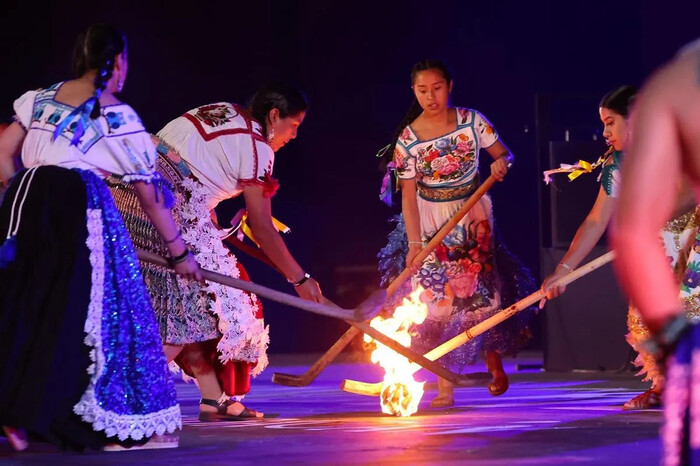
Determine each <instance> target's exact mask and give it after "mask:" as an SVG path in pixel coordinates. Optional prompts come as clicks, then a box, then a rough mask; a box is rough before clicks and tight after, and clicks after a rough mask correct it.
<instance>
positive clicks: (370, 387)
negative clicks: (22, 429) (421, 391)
mask: <svg viewBox="0 0 700 466" xmlns="http://www.w3.org/2000/svg"><path fill="white" fill-rule="evenodd" d="M614 257H615V251H609V252H607V253H605V254H603V255H602V256H600V257H598V258H597V259H594V260H592V261H591V262H589V263H587V264H585V265H583V266H581V267H579V268H577V269H576V270H574V271H572V272H569V273H568V274H566V275H564V276H563V277H561V278H560V279H559V280H557V281H556V282H554V283H553V284H552V287H557V286H562V285H568V284H569V283H571V282H573V281H575V280H578V279H579V278H581V277H583V276H584V275H587V274H589V273H591V272H593V271H594V270H596V269H598V268H600V267H602V266H603V265H605V264H607V263H608V262H610V261H612V260H613V258H614ZM546 295H547V293H545V292H544V291H542V289H539V290H537V292H535V293H532V294H531V295H529V296H526V297H525V298H523V299H521V300H520V301H518V302H517V303H515V304H513V305H512V306H510V307H508V308H506V309H503V310H501V311H499V312H497V313H496V314H494V315H492V316H491V317H489V318H488V319H486V320H484V321H482V322H479V323H478V324H476V325H475V326H474V327H472V328H470V329H468V330H466V331H465V332H462V333H460V334H459V335H457V336H456V337H454V338H452V339H450V340H447V341H446V342H444V343H443V344H441V345H440V346H438V347H436V348H434V349H432V350H430V351H429V352H427V353H426V354H425V355H424V356H425V358H426V359H429V360H431V361H435V360H436V359H439V358H441V357H442V356H444V355H446V354H447V353H449V352H450V351H453V350H455V349H457V348H459V347H460V346H462V345H464V344H465V343H467V342H469V341H471V340H473V339H474V338H476V337H477V336H478V335H481V334H482V333H484V332H486V331H487V330H490V329H492V328H493V327H495V326H496V325H498V324H500V323H501V322H503V321H504V320H506V319H508V318H510V317H512V316H514V315H515V314H517V313H518V312H520V311H522V310H523V309H527V308H528V307H530V306H532V305H533V304H535V303H537V302H538V301H540V300H541V299H542V298H544V297H545V296H546ZM419 369H420V366H417V365H415V364H412V365H411V368H410V370H411V371H413V373H415V372H416V371H418V370H419ZM340 389H341V390H343V391H346V392H350V393H357V394H358V395H369V396H379V394H380V393H381V390H382V383H381V382H379V383H364V382H358V381H356V380H349V379H345V380H343V382H341V384H340Z"/></svg>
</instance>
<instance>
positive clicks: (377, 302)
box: [136, 249, 386, 322]
mask: <svg viewBox="0 0 700 466" xmlns="http://www.w3.org/2000/svg"><path fill="white" fill-rule="evenodd" d="M136 254H137V255H138V258H139V259H140V260H143V261H146V262H150V263H153V264H156V265H160V266H163V267H168V268H171V266H170V263H169V262H168V260H167V259H166V258H165V257H163V256H160V255H158V254H155V253H153V252H151V251H145V250H143V249H137V250H136ZM201 271H202V277H203V278H204V279H205V280H209V281H212V282H215V283H220V284H222V285H225V286H230V287H232V288H237V289H239V290H244V291H248V292H250V293H255V294H256V295H258V296H262V297H265V298H268V299H271V300H273V301H277V302H279V303H282V304H286V305H288V306H294V307H296V308H299V309H303V310H305V311H309V312H313V313H315V314H321V315H325V316H330V317H335V318H338V319H343V320H350V321H360V322H361V321H363V320H366V319H367V318H368V317H369V316H371V315H372V314H374V315H376V314H378V313H379V311H380V310H381V307H382V305H383V303H384V302H385V299H386V293H385V292H384V290H380V292H379V293H377V294H373V295H371V296H370V297H369V298H368V299H367V300H366V301H365V302H364V303H362V304H360V305H359V306H358V307H357V308H355V309H343V308H341V307H338V306H336V305H328V304H322V303H315V302H312V301H307V300H305V299H301V298H299V297H297V296H292V295H290V294H287V293H282V292H281V291H277V290H273V289H271V288H267V287H264V286H262V285H258V284H256V283H253V282H249V281H246V280H241V279H239V278H233V277H229V276H226V275H222V274H220V273H216V272H212V271H211V270H206V269H202V270H201Z"/></svg>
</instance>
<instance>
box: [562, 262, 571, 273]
mask: <svg viewBox="0 0 700 466" xmlns="http://www.w3.org/2000/svg"><path fill="white" fill-rule="evenodd" d="M559 265H561V266H562V267H564V268H565V269H566V270H568V271H569V272H573V271H574V269H572V268H571V266H570V265H569V264H567V263H566V262H559Z"/></svg>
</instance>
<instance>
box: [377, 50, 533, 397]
mask: <svg viewBox="0 0 700 466" xmlns="http://www.w3.org/2000/svg"><path fill="white" fill-rule="evenodd" d="M411 78H412V84H413V92H414V94H415V98H416V100H415V101H414V104H413V106H412V107H411V110H409V113H408V115H407V117H406V119H405V121H404V122H403V123H402V124H401V125H400V127H399V128H400V129H399V133H398V135H397V136H398V137H397V138H396V139H395V144H392V146H393V145H395V150H393V151H392V150H391V149H390V151H389V153H393V154H394V163H395V166H396V172H397V174H398V177H399V179H400V182H401V192H402V195H401V199H402V212H403V219H404V221H405V237H407V239H408V252H407V253H406V258H405V262H404V265H405V266H406V267H413V268H414V270H415V272H416V275H415V276H414V277H413V279H412V285H413V286H414V287H416V286H418V285H421V286H422V287H423V288H424V289H425V292H424V293H423V295H422V297H421V299H422V300H423V301H424V302H426V303H427V304H428V309H429V315H428V318H427V320H426V321H425V323H423V324H422V325H421V326H419V328H418V335H417V336H416V338H414V342H415V345H414V346H416V348H417V349H419V350H422V351H427V350H430V349H432V348H434V347H435V346H437V345H438V344H440V343H442V342H444V341H446V340H447V339H449V338H451V337H453V336H456V335H457V334H458V333H460V332H463V331H464V330H466V329H467V328H470V327H472V326H473V325H475V324H477V323H478V322H480V321H482V320H484V319H486V318H488V317H490V316H491V315H492V314H493V313H495V312H496V311H498V310H499V309H500V308H501V306H502V305H503V303H504V302H510V300H512V299H514V297H515V296H514V295H513V294H512V293H511V291H513V292H515V291H516V290H514V289H513V287H512V286H511V285H516V284H517V286H519V287H520V288H522V290H526V289H528V286H529V288H532V285H533V282H532V279H531V278H530V277H529V274H528V273H527V272H526V271H525V270H524V269H523V268H522V266H521V264H519V263H518V262H517V260H515V258H513V257H512V256H510V255H509V254H508V253H507V251H506V250H505V247H503V246H499V247H497V248H496V247H494V233H493V231H494V230H493V228H494V225H493V214H492V208H491V199H490V197H489V196H488V195H486V196H484V197H483V198H482V199H481V200H480V201H479V202H478V203H477V205H475V206H474V207H473V208H472V209H471V210H470V211H469V213H468V214H467V216H466V217H465V218H464V219H463V220H462V221H461V222H460V223H459V224H458V225H457V226H456V227H455V229H454V230H453V231H452V232H451V233H450V234H449V235H448V236H447V237H446V238H445V239H444V240H443V242H442V243H441V244H440V245H439V246H438V248H437V249H436V250H435V252H434V253H432V254H431V255H430V256H428V258H427V259H426V260H425V262H424V263H423V264H422V265H421V266H418V267H415V266H413V265H412V263H413V260H414V258H415V257H416V255H417V254H418V253H419V252H420V251H421V249H422V248H423V246H424V245H425V244H426V243H427V241H429V240H430V238H431V237H432V236H433V235H434V234H435V233H436V232H437V231H438V230H439V229H440V228H441V227H442V225H443V224H445V223H446V222H447V221H448V220H449V219H450V218H451V217H452V216H453V215H454V214H455V213H456V212H457V211H458V210H459V208H460V207H461V205H462V204H463V203H464V201H465V200H466V198H468V197H469V196H470V195H471V193H472V192H473V191H474V190H475V189H476V188H477V187H478V185H479V181H478V154H479V150H480V149H482V148H483V149H485V150H486V152H487V153H488V154H489V155H490V156H491V157H492V158H493V159H494V162H493V163H492V164H491V174H492V175H494V176H495V177H496V178H497V179H498V180H503V178H504V177H505V175H506V173H507V172H508V166H509V164H510V163H511V162H512V160H513V156H512V154H511V153H510V151H509V150H508V148H507V147H506V146H505V145H504V144H503V143H502V142H501V141H500V140H499V137H498V134H497V133H496V131H495V130H494V129H493V127H492V126H491V124H490V123H489V122H488V120H486V118H485V117H484V116H483V115H482V114H481V113H479V112H477V111H475V110H471V109H467V108H461V107H457V108H455V107H451V106H450V104H449V96H450V92H451V90H452V85H453V82H452V78H451V76H450V73H449V71H448V70H447V68H446V67H445V65H443V64H442V63H440V62H438V61H433V60H428V61H424V62H420V63H418V64H417V65H416V66H414V68H413V71H412V73H411ZM390 148H391V146H390ZM401 228H402V225H401V223H399V227H398V229H401ZM400 237H404V236H403V234H402V232H401V234H399V235H394V234H392V236H391V237H390V238H392V239H390V244H389V245H388V246H387V247H386V248H384V249H383V250H382V252H381V253H380V258H381V261H380V269H382V275H383V283H387V282H388V281H389V280H390V279H391V278H392V276H393V275H395V274H396V272H397V271H400V268H399V267H395V266H394V267H393V270H391V269H392V267H391V266H390V263H391V262H392V261H391V260H387V259H388V258H389V257H390V256H393V255H396V252H397V251H399V249H398V248H400V250H401V251H404V250H405V249H404V248H405V243H404V242H403V241H405V240H403V238H402V240H399V241H396V239H397V238H400ZM405 237H404V238H405ZM397 246H398V248H397ZM399 254H400V252H399ZM505 268H508V269H509V271H508V272H506V273H508V275H507V276H510V277H513V279H512V280H511V281H509V282H507V283H503V284H502V283H501V280H500V277H504V276H506V275H504V272H505V270H504V269H505ZM528 283H529V285H528ZM504 285H505V286H504ZM506 288H508V290H506ZM506 295H507V296H506ZM526 319H527V312H526V313H524V314H523V315H522V316H517V318H514V319H511V320H510V321H507V322H505V323H504V324H503V325H502V326H499V327H498V328H496V329H493V330H491V331H490V332H487V333H485V334H484V335H481V336H479V337H477V338H476V339H475V340H473V341H472V342H470V343H469V344H467V345H464V346H463V347H461V348H459V349H458V350H456V351H454V352H452V353H450V354H449V355H447V356H446V357H445V358H444V360H445V362H446V363H447V364H449V365H451V366H456V367H457V368H458V369H459V370H462V369H463V368H464V367H465V365H466V364H473V363H474V362H475V361H476V359H477V357H478V356H479V354H480V353H481V352H484V353H485V357H486V362H487V365H488V368H489V371H490V372H491V374H492V376H493V381H492V383H491V384H490V385H489V391H490V392H491V394H493V395H500V394H502V393H504V392H505V391H506V390H507V388H508V377H507V376H506V374H505V372H504V370H503V365H502V362H501V355H502V354H508V353H512V352H514V351H516V350H517V348H518V346H519V344H520V343H522V338H520V337H523V336H525V334H526V324H525V321H526ZM453 404H454V393H453V386H452V385H451V384H450V383H449V382H447V381H446V380H443V379H439V381H438V396H437V397H436V398H435V399H434V400H432V402H431V406H433V407H446V406H452V405H453Z"/></svg>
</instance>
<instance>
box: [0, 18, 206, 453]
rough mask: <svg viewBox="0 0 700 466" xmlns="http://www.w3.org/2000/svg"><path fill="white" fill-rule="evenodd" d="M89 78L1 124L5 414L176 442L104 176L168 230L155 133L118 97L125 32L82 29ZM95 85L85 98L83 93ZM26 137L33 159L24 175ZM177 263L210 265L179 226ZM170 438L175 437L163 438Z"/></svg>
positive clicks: (131, 260) (162, 364)
mask: <svg viewBox="0 0 700 466" xmlns="http://www.w3.org/2000/svg"><path fill="white" fill-rule="evenodd" d="M74 67H75V69H76V72H77V74H78V76H80V77H79V78H77V79H75V80H72V81H66V82H64V83H59V84H56V85H53V86H51V87H49V88H48V89H45V90H41V91H30V92H27V93H25V94H24V95H23V96H22V97H20V98H19V99H17V101H15V104H14V110H15V122H13V123H12V124H11V125H10V126H9V127H8V128H7V129H6V130H5V131H3V132H2V134H0V180H1V181H2V183H3V185H7V184H8V183H9V182H10V179H11V177H13V176H14V179H13V180H12V183H11V184H10V185H9V188H8V189H7V192H6V195H5V198H4V201H3V204H2V206H1V207H0V234H3V235H5V234H6V236H5V237H3V238H2V240H3V241H4V243H3V244H2V247H1V248H0V257H1V259H0V262H1V263H0V425H2V426H4V428H5V431H6V433H7V434H8V435H9V437H10V440H11V441H12V442H13V445H14V446H15V447H16V448H19V449H21V448H23V447H25V446H26V444H25V443H24V442H23V439H22V438H21V437H20V436H18V434H17V429H25V430H26V431H28V432H31V433H32V434H33V435H34V436H37V437H38V438H42V439H46V440H49V441H52V442H54V443H56V444H58V445H59V446H61V447H63V448H69V449H84V448H100V447H103V446H105V445H106V444H108V443H120V444H122V445H127V446H129V445H133V444H135V443H143V442H144V440H145V439H147V438H149V437H151V440H156V439H158V440H159V442H157V443H154V442H150V443H151V446H152V447H155V448H158V447H172V446H177V439H176V438H173V437H168V436H165V437H162V436H158V435H156V434H164V433H171V432H173V431H174V430H175V429H177V428H180V425H181V421H180V408H179V406H178V404H177V401H176V398H175V388H174V385H173V383H172V380H171V377H170V375H169V373H168V370H167V364H166V359H165V356H164V355H163V351H162V346H161V342H160V338H159V335H158V328H157V323H156V321H155V318H154V314H153V309H152V306H151V303H150V300H149V296H148V294H147V291H146V288H145V286H144V284H143V279H142V277H141V273H140V270H139V267H138V260H137V258H136V253H135V251H134V247H133V244H132V243H131V241H130V239H129V235H128V233H127V232H126V230H125V228H124V225H123V223H122V220H121V217H120V216H119V212H118V211H117V210H116V208H115V206H114V201H113V199H112V197H111V195H110V194H109V191H108V190H107V187H106V185H105V183H104V180H103V178H104V177H105V176H107V175H108V174H110V173H116V174H119V175H122V176H123V177H124V179H125V180H127V181H128V182H130V183H132V184H133V186H134V188H135V190H136V192H137V193H138V196H139V200H140V201H141V203H142V205H143V208H144V210H145V211H146V212H147V213H148V216H149V218H150V219H151V221H152V222H153V223H154V224H155V225H156V228H157V230H158V232H159V234H160V237H161V241H163V240H164V239H167V240H170V239H171V238H173V237H174V236H175V235H176V233H177V227H176V225H175V223H174V221H173V218H172V216H171V214H170V211H169V210H168V208H167V207H166V206H165V205H164V198H167V196H166V192H165V191H164V189H163V187H162V186H160V183H159V180H160V177H159V175H158V174H157V173H156V171H155V159H156V154H155V146H154V145H153V143H152V141H151V140H150V137H149V135H148V133H146V132H145V130H144V128H143V126H142V125H141V121H140V119H139V117H138V115H137V114H136V112H134V110H133V109H132V108H131V107H129V106H128V105H126V104H123V103H121V102H120V101H119V100H117V99H116V97H115V96H114V94H115V93H116V92H119V91H120V90H121V87H122V86H123V84H124V80H125V79H126V74H127V51H126V40H125V39H124V37H123V36H122V35H121V33H119V32H118V31H117V30H115V29H114V28H113V27H110V26H105V25H99V26H93V27H91V28H89V29H88V30H87V32H85V33H84V34H82V35H81V36H80V37H79V38H78V41H77V42H76V48H75V55H74ZM86 99H87V100H86ZM20 151H21V158H22V162H23V164H24V166H25V167H26V168H27V169H26V170H24V171H22V172H19V173H17V174H16V175H15V166H14V162H13V157H15V155H16V154H18V153H19V152H20ZM168 251H169V253H170V256H171V257H172V260H173V262H175V263H176V265H175V268H176V270H177V272H178V273H179V274H181V275H183V276H185V277H188V278H194V279H198V280H199V279H201V273H200V271H199V268H198V266H197V263H196V262H195V260H194V259H193V257H192V256H191V254H189V252H188V250H187V246H186V244H185V243H184V241H183V240H182V239H178V240H176V241H171V242H169V243H168ZM163 440H166V441H163Z"/></svg>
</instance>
